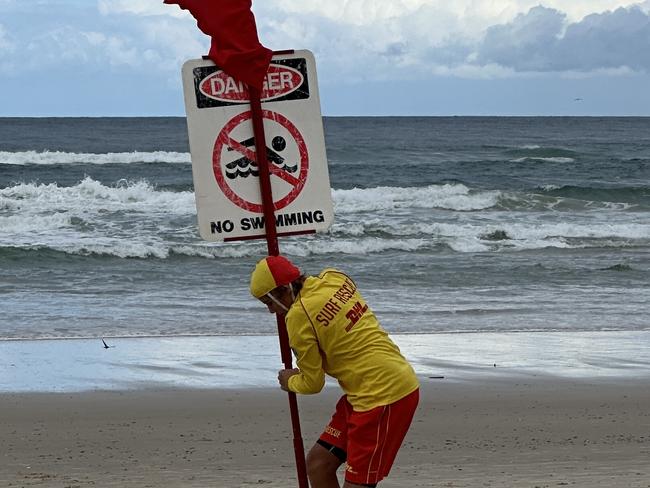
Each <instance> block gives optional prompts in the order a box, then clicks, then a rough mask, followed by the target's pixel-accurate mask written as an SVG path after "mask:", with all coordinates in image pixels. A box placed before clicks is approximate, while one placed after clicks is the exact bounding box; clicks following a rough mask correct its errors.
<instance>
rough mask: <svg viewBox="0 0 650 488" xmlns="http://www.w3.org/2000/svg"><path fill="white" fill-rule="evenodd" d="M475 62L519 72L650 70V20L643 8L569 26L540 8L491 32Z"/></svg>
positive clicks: (557, 14)
mask: <svg viewBox="0 0 650 488" xmlns="http://www.w3.org/2000/svg"><path fill="white" fill-rule="evenodd" d="M476 63H478V64H489V63H496V64H499V65H501V66H504V67H508V68H512V69H513V70H514V71H517V72H526V71H537V72H563V71H583V72H590V71H594V72H595V71H602V70H620V69H621V68H629V69H630V70H632V71H638V72H648V71H650V15H649V14H648V13H647V12H646V11H645V10H644V9H643V8H641V6H632V7H628V8H618V9H616V10H614V11H609V12H604V13H599V14H591V15H588V16H586V17H585V18H583V19H582V20H580V21H579V22H574V23H566V16H565V15H564V14H563V13H561V12H559V11H557V10H554V9H549V8H545V7H535V8H533V9H531V10H530V11H528V12H527V13H526V14H521V15H518V16H517V17H516V18H515V19H514V20H513V21H512V22H509V23H507V24H503V25H499V26H493V27H491V28H489V29H488V30H487V32H486V34H485V37H484V38H483V40H482V42H481V43H480V45H479V46H478V48H477V56H476Z"/></svg>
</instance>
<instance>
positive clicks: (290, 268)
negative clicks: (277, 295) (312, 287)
mask: <svg viewBox="0 0 650 488" xmlns="http://www.w3.org/2000/svg"><path fill="white" fill-rule="evenodd" d="M298 278H300V270H299V269H298V268H296V267H295V266H294V265H293V263H292V262H291V261H289V260H288V259H287V258H285V257H284V256H267V257H265V258H264V259H262V260H261V261H259V262H258V263H257V265H256V266H255V270H254V271H253V273H252V274H251V286H250V289H251V294H252V295H253V296H254V297H255V298H262V297H263V296H264V295H266V294H267V293H268V292H270V291H271V290H274V289H276V288H277V287H278V286H283V285H288V284H289V283H291V282H292V281H294V280H296V279H298Z"/></svg>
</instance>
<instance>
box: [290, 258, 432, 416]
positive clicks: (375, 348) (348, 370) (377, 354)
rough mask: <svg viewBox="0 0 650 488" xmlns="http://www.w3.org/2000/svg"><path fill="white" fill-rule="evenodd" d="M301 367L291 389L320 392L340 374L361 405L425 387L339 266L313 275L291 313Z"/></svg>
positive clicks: (292, 337) (356, 404) (341, 382)
mask: <svg viewBox="0 0 650 488" xmlns="http://www.w3.org/2000/svg"><path fill="white" fill-rule="evenodd" d="M286 323H287V331H288V333H289V343H290V345H291V348H292V349H293V351H294V353H295V354H296V357H297V366H298V368H299V369H300V373H299V374H297V375H294V376H292V377H291V378H289V382H288V387H289V389H290V390H291V391H293V392H296V393H303V394H312V393H318V392H319V391H320V390H321V389H322V388H323V385H324V384H325V374H328V375H330V376H332V377H334V378H336V379H337V380H338V382H339V385H341V388H342V389H343V391H344V392H345V393H346V394H347V395H348V400H349V402H350V403H351V404H352V407H353V408H354V410H356V411H360V412H363V411H366V410H370V409H372V408H375V407H378V406H381V405H388V404H390V403H393V402H396V401H397V400H400V399H401V398H404V397H405V396H406V395H408V394H409V393H411V392H413V391H414V390H416V389H417V388H418V387H419V383H418V380H417V377H416V375H415V372H414V371H413V368H412V367H411V365H410V364H409V363H408V361H407V360H406V359H405V358H404V356H402V354H401V353H400V350H399V348H398V347H397V346H396V345H395V343H394V342H393V341H391V340H390V338H389V337H388V334H387V333H386V331H384V329H382V327H381V326H380V325H379V322H378V321H377V318H376V317H375V315H374V314H373V313H372V311H371V310H370V308H368V305H367V304H366V302H365V300H364V299H363V298H362V297H361V295H360V294H359V292H358V291H357V287H356V285H355V283H354V282H353V281H352V280H351V279H350V278H349V277H348V276H347V275H345V274H343V273H341V272H340V271H337V270H335V269H326V270H324V271H323V272H322V273H321V274H320V275H319V276H317V277H315V276H310V277H308V278H307V279H306V280H305V282H304V284H303V287H302V289H301V290H300V293H299V294H298V297H296V300H295V301H294V303H293V304H292V306H291V308H290V309H289V311H288V312H287V316H286Z"/></svg>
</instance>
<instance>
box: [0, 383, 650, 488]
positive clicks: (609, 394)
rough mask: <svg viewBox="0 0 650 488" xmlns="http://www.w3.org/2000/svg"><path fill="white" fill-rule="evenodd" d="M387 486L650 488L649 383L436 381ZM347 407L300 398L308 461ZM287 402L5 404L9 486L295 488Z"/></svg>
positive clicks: (47, 398)
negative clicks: (337, 410) (333, 416)
mask: <svg viewBox="0 0 650 488" xmlns="http://www.w3.org/2000/svg"><path fill="white" fill-rule="evenodd" d="M422 382H423V389H422V401H421V405H420V409H419V412H418V414H417V416H416V419H415V421H414V425H413V427H412V429H411V432H410V433H409V435H408V437H407V440H406V443H405V445H404V447H403V448H402V451H401V454H400V456H399V457H398V459H397V462H396V465H395V466H394V468H393V472H392V473H391V476H390V477H389V478H388V479H387V480H386V481H384V482H383V483H382V484H381V485H380V486H382V487H384V488H387V487H393V488H397V487H531V488H533V487H559V486H569V487H584V488H587V487H588V488H595V487H608V488H611V487H625V488H628V487H644V488H647V487H650V380H637V381H627V382H621V381H620V380H592V381H587V380H584V381H569V380H560V379H544V380H540V379H532V380H531V379H522V378H519V379H500V380H495V379H490V380H488V381H486V382H482V381H478V380H477V381H471V382H452V381H449V380H448V379H429V378H423V379H422ZM338 395H339V391H338V390H337V389H336V388H327V389H326V391H324V392H323V393H321V394H320V395H316V396H312V397H300V399H299V404H300V412H301V419H302V429H303V437H304V440H305V446H306V447H307V448H309V447H310V446H311V445H312V443H313V440H314V439H315V438H316V436H317V435H318V433H319V432H320V431H321V429H322V428H323V426H324V425H325V423H326V422H327V420H328V419H329V415H330V412H331V409H332V408H333V405H334V402H335V400H336V398H337V397H338ZM291 437H292V436H291V428H290V422H289V419H288V406H287V397H286V394H285V393H283V392H281V391H280V390H268V389H251V390H210V391H206V390H182V391H181V390H165V391H127V392H92V393H75V394H69V393H68V394H3V395H0V443H1V445H0V486H2V487H22V486H25V487H28V486H29V487H31V486H47V487H89V486H95V487H104V486H105V487H184V488H185V487H250V486H256V485H259V486H264V487H269V488H270V487H283V488H287V487H296V486H297V482H296V476H295V467H294V461H293V447H292V440H291Z"/></svg>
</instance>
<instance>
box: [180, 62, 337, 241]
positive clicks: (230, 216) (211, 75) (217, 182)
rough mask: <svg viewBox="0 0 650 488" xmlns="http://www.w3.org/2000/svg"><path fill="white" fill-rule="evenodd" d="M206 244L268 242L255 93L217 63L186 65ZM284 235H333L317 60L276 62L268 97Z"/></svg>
mask: <svg viewBox="0 0 650 488" xmlns="http://www.w3.org/2000/svg"><path fill="white" fill-rule="evenodd" d="M183 85H184V93H185V108H186V112H187V125H188V132H189V139H190V151H191V154H192V173H193V177H194V190H195V193H196V206H197V213H198V220H199V232H200V234H201V237H203V238H204V239H206V240H209V241H224V240H226V241H229V240H239V239H255V238H262V237H264V236H265V222H264V216H263V209H262V198H261V192H260V185H259V170H258V166H257V158H256V153H255V138H254V137H253V125H252V113H251V110H250V103H249V94H248V90H247V87H246V86H245V85H244V84H243V83H240V82H239V81H237V80H235V79H233V78H232V77H230V76H228V75H227V74H226V73H225V72H224V71H223V70H221V69H220V68H218V67H217V66H215V65H214V63H213V62H212V61H210V60H198V59H197V60H190V61H187V62H186V63H185V64H184V65H183ZM261 99H262V117H263V123H264V132H265V139H266V157H267V160H268V162H269V171H270V178H271V188H272V192H273V203H274V208H275V222H276V226H277V232H278V235H293V234H301V233H311V232H315V231H323V230H326V229H327V228H328V227H329V226H330V225H331V223H332V220H333V210H332V200H331V190H330V184H329V174H328V170H327V156H326V154H325V138H324V135H323V123H322V117H321V111H320V99H319V96H318V88H317V79H316V68H315V62H314V57H313V55H312V53H310V52H309V51H291V52H287V53H282V54H280V55H275V56H274V57H273V59H272V60H271V64H270V66H269V69H268V71H267V74H266V77H265V80H264V87H263V90H262V94H261Z"/></svg>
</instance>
